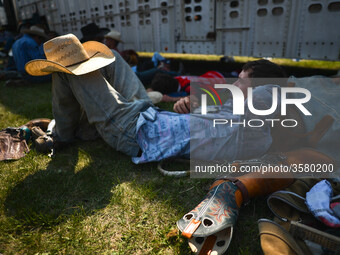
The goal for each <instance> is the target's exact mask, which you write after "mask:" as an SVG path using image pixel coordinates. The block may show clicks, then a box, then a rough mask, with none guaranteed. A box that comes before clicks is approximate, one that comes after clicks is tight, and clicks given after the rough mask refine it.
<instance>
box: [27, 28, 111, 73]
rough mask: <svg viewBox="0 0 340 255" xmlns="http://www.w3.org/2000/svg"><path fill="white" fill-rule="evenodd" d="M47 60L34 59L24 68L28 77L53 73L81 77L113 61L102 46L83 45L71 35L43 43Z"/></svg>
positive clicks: (90, 43)
mask: <svg viewBox="0 0 340 255" xmlns="http://www.w3.org/2000/svg"><path fill="white" fill-rule="evenodd" d="M44 52H45V55H46V58H47V59H35V60H31V61H30V62H28V63H27V64H26V66H25V69H26V72H27V73H28V74H30V75H34V76H41V75H47V74H50V73H54V72H63V73H69V74H74V75H82V74H86V73H90V72H93V71H95V70H98V69H100V68H102V67H104V66H107V65H109V64H111V63H112V62H114V61H115V56H114V55H113V53H112V51H111V50H110V49H109V48H108V47H106V46H105V45H104V44H102V43H99V42H95V41H88V42H85V43H83V44H81V43H80V41H79V40H78V38H77V37H76V36H75V35H73V34H67V35H63V36H59V37H56V38H53V39H51V40H49V41H47V42H46V43H44Z"/></svg>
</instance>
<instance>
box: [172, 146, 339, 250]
mask: <svg viewBox="0 0 340 255" xmlns="http://www.w3.org/2000/svg"><path fill="white" fill-rule="evenodd" d="M259 161H260V163H261V165H265V164H271V165H277V166H279V165H291V164H304V163H308V164H311V163H329V162H333V161H332V159H330V158H329V157H328V156H326V155H324V154H322V153H320V152H318V151H316V150H313V149H299V150H295V151H291V152H287V153H282V154H269V155H265V156H264V157H262V158H261V159H259ZM248 162H250V163H252V164H253V163H254V160H250V161H248ZM245 163H247V161H245ZM257 163H258V162H257ZM236 164H240V162H237V163H236ZM264 177H267V178H264ZM280 177H281V178H280ZM282 177H284V178H282ZM293 181H294V178H293V175H292V174H291V173H288V174H286V175H284V176H282V174H280V173H279V174H278V173H266V174H263V173H261V172H256V173H249V174H246V175H243V176H240V177H238V178H222V179H219V180H216V181H215V182H214V183H213V185H212V186H211V187H210V190H209V192H208V194H207V195H206V197H205V198H204V199H203V201H202V202H201V203H200V204H199V205H198V206H197V207H196V208H195V209H194V210H192V211H191V212H189V213H188V214H186V215H184V217H183V218H182V219H180V220H179V221H178V222H177V226H178V228H179V229H180V230H181V231H182V235H183V236H185V237H187V238H189V239H190V241H189V243H191V245H192V246H195V245H196V248H197V246H198V245H200V248H204V247H205V245H204V243H205V240H202V238H198V239H197V237H207V236H210V235H216V236H217V237H218V236H219V235H220V232H221V231H222V230H224V229H226V228H230V231H228V235H227V238H228V240H225V242H224V245H223V250H222V249H220V248H221V247H216V245H214V249H215V251H218V250H219V251H220V252H218V253H217V254H221V253H223V252H224V251H226V249H227V248H228V246H229V243H230V240H231V238H232V234H233V226H234V225H235V223H236V220H237V216H238V210H239V208H240V206H241V205H242V203H247V202H248V201H249V199H250V198H252V197H257V196H263V195H268V194H270V193H272V192H275V191H277V190H280V189H283V188H285V187H287V186H289V185H290V184H291V183H293ZM199 240H200V241H199ZM216 244H217V243H216ZM209 246H210V247H211V246H212V245H211V242H210V244H209ZM194 250H195V249H193V251H194ZM198 250H200V249H197V251H198ZM222 251H223V252H222Z"/></svg>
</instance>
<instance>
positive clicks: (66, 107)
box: [52, 52, 152, 156]
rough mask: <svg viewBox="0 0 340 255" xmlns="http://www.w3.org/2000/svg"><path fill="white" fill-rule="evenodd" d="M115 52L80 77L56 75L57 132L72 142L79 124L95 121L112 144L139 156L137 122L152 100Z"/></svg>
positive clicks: (61, 138)
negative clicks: (110, 60) (112, 59)
mask: <svg viewBox="0 0 340 255" xmlns="http://www.w3.org/2000/svg"><path fill="white" fill-rule="evenodd" d="M114 53H115V56H116V60H115V62H113V63H112V64H110V65H108V66H106V67H104V68H102V69H101V70H97V71H94V72H91V73H88V74H85V75H79V76H76V75H70V74H66V73H54V74H53V75H52V79H53V85H52V110H53V116H54V118H55V120H56V134H57V136H58V138H59V139H60V141H63V142H68V141H72V140H73V139H74V137H75V135H76V132H77V130H78V127H79V123H83V124H82V127H83V125H84V123H87V124H92V125H94V127H95V129H96V130H97V131H98V133H99V135H100V136H101V137H102V138H103V139H104V141H106V142H107V143H108V144H109V145H110V146H111V147H113V148H114V149H116V150H118V151H122V152H124V153H126V154H127V155H131V156H136V155H137V154H138V151H139V146H138V144H137V142H136V122H137V119H138V116H139V113H140V112H142V111H144V110H146V109H147V108H148V107H150V106H152V103H151V101H150V99H149V97H148V96H147V93H146V91H145V89H144V87H143V85H142V84H141V82H140V81H139V80H138V78H137V77H136V75H135V74H134V72H133V71H132V70H131V68H130V67H129V65H128V64H127V63H126V62H125V61H124V60H123V59H122V58H121V56H120V55H119V54H118V53H116V52H114ZM134 99H139V100H135V101H134ZM83 113H85V114H83ZM84 118H85V119H86V120H85V121H84Z"/></svg>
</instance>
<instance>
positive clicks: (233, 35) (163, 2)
mask: <svg viewBox="0 0 340 255" xmlns="http://www.w3.org/2000/svg"><path fill="white" fill-rule="evenodd" d="M11 1H13V5H14V6H15V9H16V11H17V16H18V19H20V20H25V19H29V18H31V17H32V15H33V13H35V12H36V11H38V12H39V14H40V15H41V16H45V17H46V19H47V22H48V25H49V28H50V29H51V30H55V31H57V32H58V33H60V34H66V33H74V34H75V35H77V36H78V37H81V33H80V28H81V27H83V26H84V25H86V24H88V23H90V22H95V23H96V24H98V25H99V26H100V27H107V28H110V29H115V30H118V31H120V32H121V33H122V39H123V41H124V44H123V45H122V49H129V48H130V49H131V48H132V49H135V50H138V51H160V52H177V53H198V54H222V55H226V56H235V55H236V56H253V57H279V58H295V59H321V60H340V33H339V31H340V30H339V28H338V25H339V24H340V1H335V0H134V1H133V0H11Z"/></svg>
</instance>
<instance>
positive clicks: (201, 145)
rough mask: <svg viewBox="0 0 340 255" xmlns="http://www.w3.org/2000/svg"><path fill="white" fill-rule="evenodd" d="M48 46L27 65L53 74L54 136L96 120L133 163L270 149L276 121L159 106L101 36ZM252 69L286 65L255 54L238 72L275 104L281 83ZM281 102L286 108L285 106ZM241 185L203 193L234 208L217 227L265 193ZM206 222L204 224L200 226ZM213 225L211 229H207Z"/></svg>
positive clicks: (225, 110)
mask: <svg viewBox="0 0 340 255" xmlns="http://www.w3.org/2000/svg"><path fill="white" fill-rule="evenodd" d="M44 52H45V54H46V57H47V59H46V60H33V61H31V62H29V63H28V64H27V65H26V71H27V72H28V73H29V74H31V75H37V76H40V75H47V74H52V79H53V80H52V81H53V83H52V110H53V117H54V119H55V121H56V130H55V131H56V132H55V133H56V134H55V137H54V140H56V141H59V142H62V143H70V142H72V141H73V140H74V138H75V137H76V136H80V137H82V138H86V135H88V134H91V132H85V133H84V132H82V133H81V132H79V129H81V130H83V131H84V130H87V131H89V129H88V128H87V127H89V126H90V125H89V124H91V125H93V126H94V127H95V130H96V132H98V133H99V135H100V136H101V137H102V138H103V139H104V140H105V141H106V142H107V143H108V144H109V145H110V146H111V147H113V148H114V149H116V150H118V151H121V152H124V153H125V154H127V155H130V156H132V161H133V162H134V163H144V162H151V161H160V160H162V159H165V158H170V157H185V158H189V157H191V158H198V159H201V160H220V159H223V160H235V159H244V158H252V157H259V156H261V155H263V154H265V153H266V152H267V151H268V149H269V147H270V145H271V143H272V138H271V133H270V123H265V124H264V125H263V126H261V127H256V128H252V129H249V128H244V127H242V126H241V125H234V126H232V127H230V126H226V125H224V126H223V125H219V126H218V127H216V128H215V129H211V119H209V118H206V116H204V115H201V114H190V115H189V114H179V113H174V112H167V111H162V110H160V109H158V108H156V107H155V106H153V105H152V103H151V102H150V99H149V98H148V96H147V94H146V91H145V89H144V86H143V85H142V84H141V82H140V81H139V80H138V78H137V77H136V75H135V74H134V73H133V71H132V70H131V68H130V67H129V65H128V64H127V63H126V62H125V61H124V60H123V59H122V58H121V56H120V55H119V54H118V53H117V54H115V55H114V54H113V53H112V52H111V50H110V49H109V48H107V47H106V46H105V45H103V44H101V43H99V42H94V41H88V42H85V43H84V44H81V43H80V41H79V40H78V39H77V37H76V36H74V35H72V34H68V35H64V36H60V37H56V38H54V39H52V40H50V41H48V42H46V43H45V44H44ZM114 53H115V52H114ZM250 77H284V72H283V71H282V69H281V68H280V67H279V66H277V65H275V64H273V63H271V62H269V61H266V60H261V61H255V62H250V63H249V64H247V65H245V68H244V69H243V71H242V73H241V74H240V79H239V80H238V81H237V82H236V83H235V84H234V85H235V86H237V87H239V89H240V90H241V91H242V92H243V93H244V98H247V95H246V93H245V92H246V91H247V88H248V87H251V86H253V87H256V88H254V90H253V93H252V98H253V106H254V107H255V109H269V108H271V106H272V89H273V88H277V89H279V87H278V86H277V85H265V86H254V84H252V82H251V80H250V79H249V78H250ZM278 94H279V93H278ZM278 96H279V97H280V95H278ZM230 101H231V100H228V101H227V102H226V103H225V105H223V106H222V107H221V111H220V112H219V116H222V117H223V118H225V119H233V120H236V121H237V120H240V119H238V118H239V117H237V116H235V115H233V114H232V102H230ZM278 102H280V100H278ZM181 107H182V106H181ZM184 107H186V106H184ZM245 108H246V109H245V113H246V114H245V116H244V118H245V119H246V120H247V118H251V117H254V114H252V113H251V111H249V109H247V106H245ZM277 109H280V106H278V107H277ZM175 110H176V107H175ZM177 110H178V109H177ZM178 112H185V111H184V110H178ZM84 113H85V114H84ZM277 115H278V110H275V111H274V112H272V113H271V114H270V115H267V116H256V117H257V118H259V119H264V118H275V117H276V116H277ZM209 125H210V128H208V127H209ZM189 126H191V129H189ZM92 131H93V130H92ZM287 156H288V157H290V156H293V157H295V158H298V159H299V160H300V159H301V158H303V156H304V154H303V153H300V154H299V152H297V153H293V154H288V155H287ZM250 177H252V176H250ZM250 179H251V178H250ZM251 180H253V184H254V183H255V184H256V183H257V184H259V185H257V186H260V189H261V190H263V191H270V192H273V191H275V190H277V189H280V188H283V187H285V186H286V185H287V184H289V183H290V182H291V180H287V181H285V182H282V181H281V180H279V181H275V180H274V179H272V181H271V182H270V183H272V184H275V185H272V186H270V187H268V188H267V189H266V187H265V184H266V183H267V184H268V183H269V181H263V180H262V181H261V183H258V182H257V181H256V179H254V178H253V179H251ZM254 180H255V181H254ZM267 180H269V179H267ZM243 182H244V183H245V184H244V185H243V186H244V187H245V189H249V185H247V182H246V181H244V180H243ZM241 186H242V185H241ZM255 186H256V185H255ZM239 187H240V186H236V185H235V184H234V183H233V182H228V181H227V180H225V181H222V182H218V183H215V184H214V186H213V187H212V189H211V191H210V192H209V193H208V196H207V197H206V198H205V200H204V201H210V198H211V196H212V194H215V193H216V194H218V195H219V196H216V197H215V200H214V201H212V202H211V203H210V204H211V205H216V206H217V205H218V206H217V207H218V208H220V209H224V208H225V210H227V211H232V212H233V213H231V214H230V215H229V216H228V215H224V217H223V220H222V223H221V224H222V225H221V224H216V225H217V228H214V229H215V230H221V229H223V228H226V227H228V226H230V224H232V225H233V224H234V223H235V221H236V218H237V212H238V207H239V206H240V205H241V203H242V201H245V200H247V198H249V197H251V196H254V195H258V194H259V192H256V191H255V192H249V196H247V195H246V193H244V189H242V188H239ZM250 188H251V187H250ZM239 189H240V190H241V191H242V192H241V193H240V190H239ZM217 191H218V192H217ZM224 191H225V192H224ZM226 192H227V193H226ZM260 193H261V192H260ZM262 193H263V192H262ZM262 193H261V194H262ZM209 194H210V195H209ZM226 194H229V195H228V196H226ZM217 207H216V208H217ZM195 210H196V209H195ZM194 214H195V212H192V213H191V214H190V215H191V216H194ZM195 217H196V216H195ZM195 219H196V218H195ZM191 220H192V219H191V218H188V217H187V218H183V219H182V220H180V221H179V223H178V226H179V227H180V229H181V230H184V232H185V233H186V235H187V237H189V238H190V237H191V236H192V235H193V236H194V233H188V231H185V229H184V228H185V226H186V225H187V224H190V223H191ZM212 220H213V221H214V219H212ZM203 225H204V224H202V225H201V227H202V226H203ZM198 226H199V225H197V226H196V227H198ZM201 227H199V228H198V230H197V231H198V232H202V228H201ZM196 229H197V228H196ZM196 229H195V230H194V231H193V232H195V231H196ZM203 232H205V230H204V228H203ZM211 233H212V232H211V231H210V232H209V231H206V232H205V235H210V234H211Z"/></svg>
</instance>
